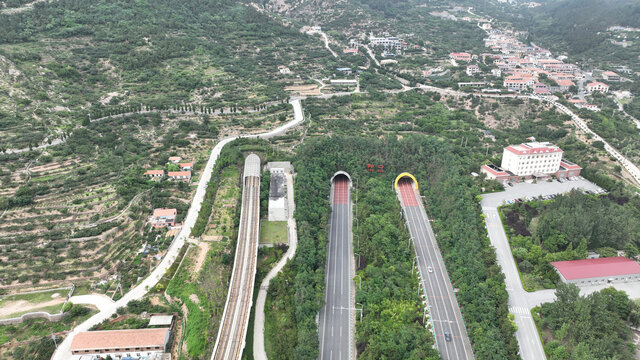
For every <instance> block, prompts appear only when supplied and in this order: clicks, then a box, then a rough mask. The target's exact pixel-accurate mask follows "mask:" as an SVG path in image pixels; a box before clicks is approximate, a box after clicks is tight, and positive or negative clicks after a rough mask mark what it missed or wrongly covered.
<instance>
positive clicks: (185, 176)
mask: <svg viewBox="0 0 640 360" xmlns="http://www.w3.org/2000/svg"><path fill="white" fill-rule="evenodd" d="M169 179H171V180H175V181H184V182H189V181H191V171H169Z"/></svg>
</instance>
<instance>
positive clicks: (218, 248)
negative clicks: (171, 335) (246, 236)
mask: <svg viewBox="0 0 640 360" xmlns="http://www.w3.org/2000/svg"><path fill="white" fill-rule="evenodd" d="M232 250H233V249H232V247H231V244H230V243H228V242H226V243H223V242H220V243H212V244H211V250H209V253H208V254H207V259H206V260H205V265H204V266H203V267H202V269H201V270H200V272H199V273H197V274H194V273H193V272H192V268H193V266H194V262H195V258H194V255H195V253H192V252H189V253H188V257H187V258H185V259H184V262H183V263H182V266H181V267H180V268H179V269H178V271H177V272H176V275H175V277H174V278H173V279H172V280H171V282H170V283H169V287H168V288H167V293H168V294H169V295H171V296H173V297H177V298H179V299H180V300H181V301H182V303H184V304H185V306H186V307H187V309H188V312H189V315H188V317H187V323H186V327H185V330H184V334H183V338H184V341H185V342H186V344H187V352H188V354H189V356H190V357H192V358H200V357H202V356H203V355H204V354H206V353H209V352H210V351H212V350H213V345H214V344H213V343H207V339H209V338H210V337H215V336H216V334H217V332H218V327H219V325H220V318H221V316H222V312H223V310H224V304H225V299H226V295H227V288H228V279H229V276H230V274H231V266H232V263H233V255H232ZM192 295H196V296H195V297H194V296H192ZM194 299H198V301H197V302H195V301H194Z"/></svg>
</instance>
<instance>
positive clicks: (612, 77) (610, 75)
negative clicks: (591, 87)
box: [602, 71, 620, 81]
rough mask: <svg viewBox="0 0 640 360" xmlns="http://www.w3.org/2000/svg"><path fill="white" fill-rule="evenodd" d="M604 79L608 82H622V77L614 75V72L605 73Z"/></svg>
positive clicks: (603, 74)
mask: <svg viewBox="0 0 640 360" xmlns="http://www.w3.org/2000/svg"><path fill="white" fill-rule="evenodd" d="M602 78H603V79H605V80H607V81H620V75H618V74H616V73H614V72H613V71H605V72H603V73H602Z"/></svg>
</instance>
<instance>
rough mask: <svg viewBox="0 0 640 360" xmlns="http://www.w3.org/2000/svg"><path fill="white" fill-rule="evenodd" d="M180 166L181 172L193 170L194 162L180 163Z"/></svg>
mask: <svg viewBox="0 0 640 360" xmlns="http://www.w3.org/2000/svg"><path fill="white" fill-rule="evenodd" d="M178 166H180V170H182V171H188V170H189V171H190V170H193V163H192V162H184V163H180V164H178Z"/></svg>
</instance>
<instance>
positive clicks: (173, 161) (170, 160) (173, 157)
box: [169, 156, 182, 164]
mask: <svg viewBox="0 0 640 360" xmlns="http://www.w3.org/2000/svg"><path fill="white" fill-rule="evenodd" d="M181 160H182V158H181V157H180V156H171V157H170V158H169V162H171V163H174V164H177V163H179V162H180V161H181Z"/></svg>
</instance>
